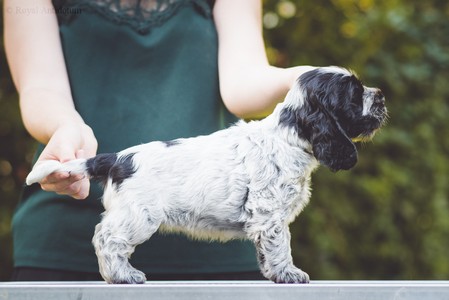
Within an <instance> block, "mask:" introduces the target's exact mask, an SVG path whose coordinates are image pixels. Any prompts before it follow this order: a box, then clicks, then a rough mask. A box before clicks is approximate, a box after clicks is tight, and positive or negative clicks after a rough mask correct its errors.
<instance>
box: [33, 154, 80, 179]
mask: <svg viewBox="0 0 449 300" xmlns="http://www.w3.org/2000/svg"><path fill="white" fill-rule="evenodd" d="M54 172H67V173H70V174H84V175H89V174H87V170H86V159H75V160H71V161H68V162H65V163H61V162H59V161H57V160H44V161H40V162H38V163H36V165H34V167H33V170H31V172H30V174H28V176H27V178H26V184H27V185H32V184H33V183H37V182H40V181H42V179H44V178H45V177H47V176H48V175H50V174H51V173H54Z"/></svg>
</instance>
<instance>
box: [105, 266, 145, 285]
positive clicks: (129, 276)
mask: <svg viewBox="0 0 449 300" xmlns="http://www.w3.org/2000/svg"><path fill="white" fill-rule="evenodd" d="M146 280H147V278H146V277H145V274H144V273H143V272H141V271H139V270H136V269H134V270H132V271H130V272H128V273H126V274H119V275H118V274H116V275H115V276H112V277H111V279H110V280H108V283H112V284H143V283H145V281H146Z"/></svg>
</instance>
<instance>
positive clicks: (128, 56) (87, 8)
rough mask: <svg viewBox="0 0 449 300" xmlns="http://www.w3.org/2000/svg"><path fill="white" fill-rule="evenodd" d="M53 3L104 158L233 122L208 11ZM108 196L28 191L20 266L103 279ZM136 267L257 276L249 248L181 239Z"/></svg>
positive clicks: (184, 1)
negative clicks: (99, 249) (97, 230)
mask: <svg viewBox="0 0 449 300" xmlns="http://www.w3.org/2000/svg"><path fill="white" fill-rule="evenodd" d="M53 2H54V5H55V8H56V12H57V13H58V20H59V26H60V35H61V40H62V46H63V51H64V55H65V60H66V65H67V71H68V75H69V78H70V84H71V88H72V94H73V98H74V102H75V105H76V109H77V110H78V111H79V113H80V114H81V116H82V117H83V118H84V120H85V122H86V123H87V124H88V125H89V126H91V127H92V129H93V131H94V133H95V135H96V137H97V139H98V143H99V148H98V153H105V152H117V151H120V150H122V149H124V148H127V147H130V146H133V145H136V144H140V143H146V142H149V141H152V140H171V139H175V138H179V137H190V136H196V135H202V134H209V133H211V132H213V131H216V130H219V129H221V128H223V127H224V126H227V125H229V123H231V122H233V121H234V118H233V117H231V116H230V114H229V113H228V112H226V111H225V108H224V106H223V105H222V102H221V99H220V95H219V86H218V66H217V50H218V49H217V44H218V41H217V33H216V30H215V27H214V22H213V19H212V14H211V10H212V5H213V3H212V2H211V1H207V0H190V1H189V0H149V1H139V0H126V1H123V0H122V1H120V0H115V1H106V0H86V1H82V0H78V1H71V0H65V1H56V0H54V1H53ZM142 3H143V4H142ZM144 4H145V6H144ZM42 148H43V146H42V145H40V147H39V151H38V152H37V155H39V153H40V151H42ZM101 195H102V190H101V189H100V188H99V187H98V186H97V185H95V184H93V185H92V188H91V192H90V196H89V198H88V199H87V200H85V201H79V200H74V199H72V198H69V197H63V196H59V195H57V194H55V193H49V192H44V191H42V190H41V189H40V187H39V185H37V184H35V185H33V186H30V187H26V188H25V189H24V191H23V195H22V199H21V202H20V203H19V206H18V208H17V210H16V213H15V216H14V219H13V237H14V259H15V266H16V267H40V268H51V269H60V270H71V271H83V272H98V265H97V259H96V256H95V253H94V249H93V246H92V244H91V239H92V236H93V232H94V227H95V225H96V224H97V223H98V222H99V221H100V214H101V212H102V211H103V207H102V204H101ZM148 196H149V197H150V196H151V195H148ZM131 263H132V264H133V265H134V266H135V267H136V268H138V269H140V270H142V271H144V272H146V273H149V274H151V273H159V274H196V273H225V272H248V271H255V270H258V267H257V262H256V255H255V250H254V248H253V245H252V244H251V243H250V242H243V241H231V242H228V243H223V244H222V243H214V242H212V243H211V242H199V241H192V240H189V239H187V238H186V237H184V236H182V235H159V234H156V235H154V236H153V237H152V238H151V239H150V240H149V241H148V242H146V243H144V244H142V245H140V246H138V247H137V248H136V252H135V253H134V254H133V256H132V258H131Z"/></svg>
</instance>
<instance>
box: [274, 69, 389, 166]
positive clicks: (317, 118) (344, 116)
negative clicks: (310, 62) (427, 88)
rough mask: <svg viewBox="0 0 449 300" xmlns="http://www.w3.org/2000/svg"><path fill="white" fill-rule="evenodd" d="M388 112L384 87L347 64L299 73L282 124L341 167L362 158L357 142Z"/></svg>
mask: <svg viewBox="0 0 449 300" xmlns="http://www.w3.org/2000/svg"><path fill="white" fill-rule="evenodd" d="M386 116H387V110H386V107H385V98H384V96H383V94H382V92H381V91H380V90H379V89H377V88H369V87H366V86H363V84H362V83H361V82H360V80H359V79H357V77H356V76H355V75H354V74H353V73H351V72H350V71H348V70H346V69H343V68H338V67H325V68H317V69H314V70H312V71H309V72H306V73H304V74H303V75H301V76H300V77H299V78H298V80H297V82H296V85H295V86H294V87H293V88H292V89H291V90H290V92H289V94H288V95H287V98H286V100H285V102H284V105H283V108H282V110H281V111H280V125H284V126H289V127H291V128H294V129H295V131H296V133H297V134H298V135H299V137H300V138H302V139H306V140H307V141H309V142H310V143H311V145H312V150H313V154H314V156H315V157H316V159H317V160H318V161H319V162H320V163H322V164H324V165H326V166H328V167H329V168H330V169H331V170H333V171H338V170H348V169H350V168H352V167H353V166H354V165H355V164H356V163H357V149H356V147H355V145H354V142H359V141H368V140H370V139H371V138H372V137H373V136H374V134H375V132H376V131H377V129H379V128H380V127H381V126H382V124H383V123H384V121H385V119H386Z"/></svg>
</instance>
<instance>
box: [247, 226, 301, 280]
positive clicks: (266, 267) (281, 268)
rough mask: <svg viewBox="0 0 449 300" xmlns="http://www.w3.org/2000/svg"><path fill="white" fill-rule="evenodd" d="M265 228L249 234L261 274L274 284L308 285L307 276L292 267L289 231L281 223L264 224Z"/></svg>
mask: <svg viewBox="0 0 449 300" xmlns="http://www.w3.org/2000/svg"><path fill="white" fill-rule="evenodd" d="M264 225H266V226H252V227H254V228H265V230H257V231H254V232H253V233H250V234H249V236H250V238H251V239H252V240H253V241H254V244H255V246H256V250H257V257H258V261H259V267H260V270H261V272H262V274H263V275H264V276H265V277H266V278H268V279H270V280H272V281H274V282H276V283H308V282H309V275H307V273H305V272H303V271H302V270H300V269H298V268H297V267H295V266H294V265H293V258H292V256H291V248H290V231H289V228H288V225H287V224H283V223H282V222H272V224H267V223H265V224H264Z"/></svg>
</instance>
